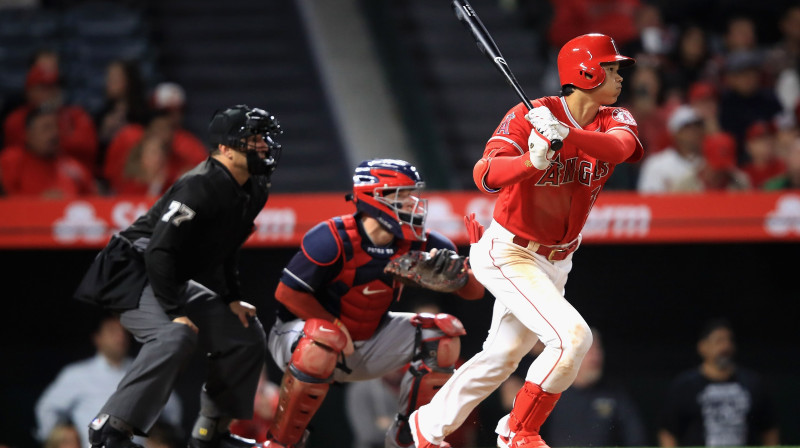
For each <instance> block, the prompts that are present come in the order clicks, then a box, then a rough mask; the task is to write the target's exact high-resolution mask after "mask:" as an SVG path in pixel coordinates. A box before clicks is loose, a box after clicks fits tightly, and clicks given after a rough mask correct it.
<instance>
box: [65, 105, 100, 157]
mask: <svg viewBox="0 0 800 448" xmlns="http://www.w3.org/2000/svg"><path fill="white" fill-rule="evenodd" d="M58 119H59V127H58V130H59V132H60V143H61V149H62V150H64V153H65V154H67V155H69V156H71V157H73V158H75V159H76V160H78V161H79V162H81V163H82V164H83V165H84V166H86V167H87V168H89V169H91V170H92V171H94V170H95V163H96V158H97V130H96V129H95V127H94V122H93V121H92V118H91V117H90V116H89V114H87V113H86V112H84V111H83V110H82V109H79V108H77V107H67V108H65V109H64V110H63V111H62V112H61V113H59V117H58Z"/></svg>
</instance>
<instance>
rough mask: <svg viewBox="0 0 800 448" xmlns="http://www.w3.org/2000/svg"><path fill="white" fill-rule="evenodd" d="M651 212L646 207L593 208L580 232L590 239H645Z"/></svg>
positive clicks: (615, 206) (608, 206) (616, 206)
mask: <svg viewBox="0 0 800 448" xmlns="http://www.w3.org/2000/svg"><path fill="white" fill-rule="evenodd" d="M651 220H652V211H651V210H650V207H649V206H647V205H603V206H595V207H594V208H593V209H592V212H591V213H590V214H589V218H588V219H587V220H586V225H585V226H584V228H583V231H582V232H581V233H582V234H583V236H584V238H591V237H645V236H647V234H648V233H649V232H650V222H651Z"/></svg>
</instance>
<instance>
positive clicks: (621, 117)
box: [611, 107, 636, 126]
mask: <svg viewBox="0 0 800 448" xmlns="http://www.w3.org/2000/svg"><path fill="white" fill-rule="evenodd" d="M611 118H613V119H614V120H615V121H618V122H620V123H624V124H629V125H631V126H636V120H634V119H633V115H631V113H630V112H628V109H624V108H622V107H618V108H616V109H614V111H613V112H611Z"/></svg>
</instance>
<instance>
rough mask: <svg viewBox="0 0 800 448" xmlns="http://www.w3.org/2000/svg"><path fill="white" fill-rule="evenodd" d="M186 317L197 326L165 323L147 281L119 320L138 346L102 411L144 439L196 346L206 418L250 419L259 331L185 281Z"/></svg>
mask: <svg viewBox="0 0 800 448" xmlns="http://www.w3.org/2000/svg"><path fill="white" fill-rule="evenodd" d="M183 294H184V295H185V296H186V298H187V299H188V300H187V304H186V315H187V316H188V317H189V319H191V320H192V322H194V324H195V325H196V326H197V327H198V328H199V330H200V331H199V333H197V334H195V332H194V331H192V329H191V328H189V327H188V326H187V325H184V324H180V323H175V322H172V320H171V319H170V318H169V317H168V316H167V314H166V313H165V312H164V309H163V308H162V307H161V305H160V304H159V303H158V301H157V299H156V297H155V295H154V294H153V289H152V287H151V286H150V285H149V284H148V285H147V286H146V287H145V288H144V291H142V296H141V299H140V301H139V306H138V308H135V309H131V310H128V311H124V312H123V313H122V314H121V315H120V321H121V322H122V325H123V326H124V327H125V328H126V329H128V331H130V332H131V333H132V334H133V335H134V337H135V338H136V340H137V341H139V342H141V343H142V347H141V350H140V351H139V354H138V356H137V357H136V359H135V360H134V361H133V364H132V365H131V368H130V370H129V371H128V373H127V374H126V375H125V377H123V378H122V381H120V383H119V386H118V387H117V390H116V391H115V392H114V394H113V395H111V397H110V398H109V399H108V401H107V402H106V404H105V405H104V406H103V409H102V410H101V411H100V413H101V414H109V415H112V416H114V417H117V418H120V419H122V420H124V421H125V422H127V423H128V424H130V425H131V426H133V427H134V429H135V431H136V432H137V434H140V435H146V433H147V432H148V431H149V430H150V428H151V427H152V426H153V424H154V423H155V422H156V420H157V419H158V416H159V415H160V413H161V410H162V409H163V407H164V405H165V404H166V403H167V399H168V398H169V395H170V393H171V392H172V390H173V388H174V385H175V380H176V379H177V377H178V374H179V373H180V371H181V370H182V369H183V367H184V366H185V365H186V362H187V361H188V360H189V358H190V357H191V355H192V354H193V353H194V350H195V348H196V347H197V345H198V343H199V344H200V346H201V347H202V348H203V349H204V350H205V351H206V352H207V355H208V356H207V359H208V376H207V377H206V381H205V384H204V385H203V390H202V391H201V393H200V394H201V395H200V403H201V411H200V413H201V414H202V415H204V416H206V417H211V418H218V417H230V418H238V419H249V418H252V417H253V400H254V398H255V393H256V388H257V386H258V379H259V376H260V374H261V369H262V368H263V366H264V362H265V356H266V338H265V335H264V328H263V327H262V326H261V322H260V321H259V320H258V318H255V317H252V318H250V326H249V327H248V328H245V327H244V326H243V325H242V322H241V321H240V320H239V318H238V317H237V316H236V315H235V314H234V313H232V312H231V310H230V308H229V307H228V305H227V304H226V303H225V302H223V301H222V299H220V298H219V296H218V295H217V294H215V293H214V292H213V291H211V290H209V289H208V288H206V287H204V286H203V285H201V284H199V283H196V282H193V281H189V282H187V283H186V287H185V289H184V292H183Z"/></svg>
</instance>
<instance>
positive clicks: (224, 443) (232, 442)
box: [189, 432, 262, 448]
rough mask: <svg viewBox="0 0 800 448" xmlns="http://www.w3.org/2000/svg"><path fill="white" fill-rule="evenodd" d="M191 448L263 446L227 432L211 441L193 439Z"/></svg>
mask: <svg viewBox="0 0 800 448" xmlns="http://www.w3.org/2000/svg"><path fill="white" fill-rule="evenodd" d="M189 448H262V446H261V444H260V443H258V442H256V441H255V440H253V439H246V438H244V437H239V436H237V435H236V434H231V433H229V432H225V433H222V434H220V435H219V436H218V437H214V438H212V439H211V440H200V439H198V438H196V437H191V438H189Z"/></svg>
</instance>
